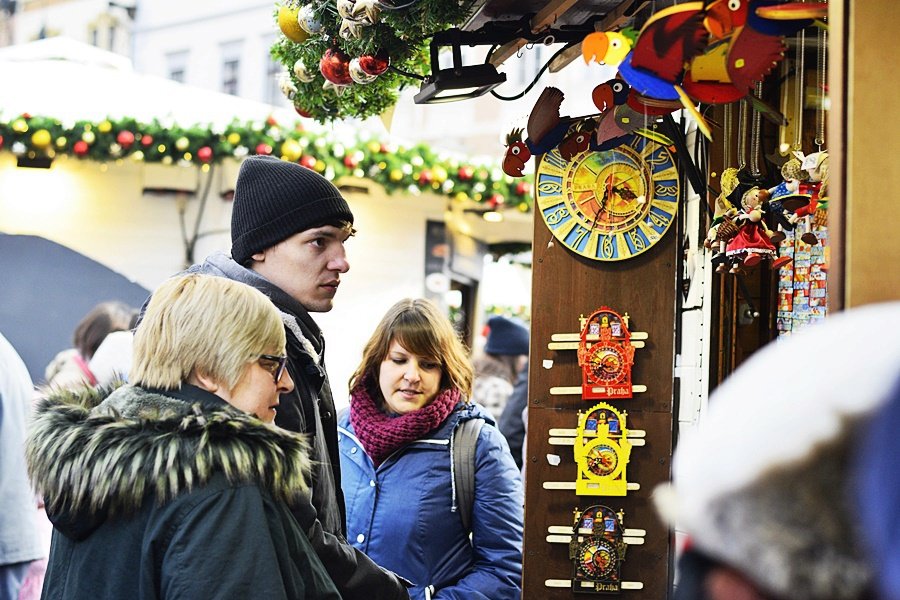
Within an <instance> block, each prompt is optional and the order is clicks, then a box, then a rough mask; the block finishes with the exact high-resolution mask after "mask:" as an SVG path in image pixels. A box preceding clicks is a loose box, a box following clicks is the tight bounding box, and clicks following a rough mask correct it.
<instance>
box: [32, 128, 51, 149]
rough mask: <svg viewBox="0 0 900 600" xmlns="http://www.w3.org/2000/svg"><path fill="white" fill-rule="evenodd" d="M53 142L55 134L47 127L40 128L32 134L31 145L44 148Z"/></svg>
mask: <svg viewBox="0 0 900 600" xmlns="http://www.w3.org/2000/svg"><path fill="white" fill-rule="evenodd" d="M51 143H53V136H51V135H50V132H49V131H47V130H46V129H38V130H37V131H35V132H34V133H33V134H32V135H31V145H32V146H34V147H35V148H38V149H40V150H43V149H45V148H47V146H49V145H50V144H51Z"/></svg>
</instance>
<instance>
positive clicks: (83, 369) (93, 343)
mask: <svg viewBox="0 0 900 600" xmlns="http://www.w3.org/2000/svg"><path fill="white" fill-rule="evenodd" d="M137 313H138V311H137V309H136V308H134V307H131V306H128V305H127V304H125V303H124V302H119V301H109V302H101V303H100V304H97V305H96V306H94V308H92V309H91V310H90V311H89V312H88V313H87V314H86V315H85V316H84V317H82V319H81V321H79V322H78V325H76V327H75V333H74V336H73V337H74V343H75V347H74V348H70V349H68V350H63V351H62V352H60V353H58V354H57V355H56V356H55V357H54V358H53V360H52V361H50V364H49V365H47V368H46V369H45V371H44V378H45V379H46V381H47V385H49V386H52V387H66V388H68V387H77V386H83V385H97V383H98V380H97V377H96V376H95V374H94V373H93V371H91V368H90V366H89V362H90V360H91V359H92V358H93V356H94V353H95V352H96V351H97V348H99V347H100V344H101V343H102V342H103V340H105V339H106V336H107V335H109V334H110V333H112V332H115V331H125V330H128V329H131V327H132V326H133V325H134V321H135V318H136V316H137Z"/></svg>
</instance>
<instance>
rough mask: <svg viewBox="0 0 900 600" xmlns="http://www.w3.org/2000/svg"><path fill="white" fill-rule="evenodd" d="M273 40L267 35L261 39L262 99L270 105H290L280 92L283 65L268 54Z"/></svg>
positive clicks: (272, 37)
mask: <svg viewBox="0 0 900 600" xmlns="http://www.w3.org/2000/svg"><path fill="white" fill-rule="evenodd" d="M274 41H275V38H274V36H267V37H266V38H264V39H263V48H265V52H266V53H265V57H264V58H263V60H264V62H263V67H264V69H265V71H263V72H264V73H265V78H264V79H263V96H262V97H263V101H264V102H266V103H267V104H271V105H272V106H284V107H289V106H291V101H290V100H288V99H287V98H286V97H285V95H284V94H283V93H282V92H281V78H282V76H285V75H284V65H282V64H281V63H280V62H278V61H276V60H275V59H273V58H272V55H271V54H269V48H271V46H272V43H273V42H274Z"/></svg>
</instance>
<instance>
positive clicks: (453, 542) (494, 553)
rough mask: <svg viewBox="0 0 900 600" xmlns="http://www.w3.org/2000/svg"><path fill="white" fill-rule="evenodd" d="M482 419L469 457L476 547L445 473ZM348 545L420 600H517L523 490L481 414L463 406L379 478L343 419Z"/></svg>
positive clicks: (391, 460) (391, 461)
mask: <svg viewBox="0 0 900 600" xmlns="http://www.w3.org/2000/svg"><path fill="white" fill-rule="evenodd" d="M473 418H482V419H484V420H485V425H484V426H483V427H482V428H481V431H480V433H479V437H478V441H477V444H476V448H475V457H474V463H475V464H474V470H475V497H474V500H473V504H472V521H471V522H472V538H471V541H470V539H469V532H468V531H466V530H465V529H464V528H463V524H462V521H461V520H460V517H459V513H458V511H456V510H454V507H455V505H456V502H457V498H456V495H455V488H454V485H453V478H452V470H451V462H452V461H451V453H450V452H451V450H450V448H451V439H452V437H453V431H454V430H455V429H456V427H457V425H458V424H459V423H460V422H462V421H463V420H467V419H473ZM339 433H340V435H339V437H340V445H341V460H342V461H343V468H344V483H343V485H344V493H345V495H346V497H347V516H348V524H347V527H348V532H349V534H350V540H351V542H352V543H353V544H354V545H355V546H356V547H358V548H360V549H361V550H364V551H365V552H366V553H367V554H369V556H371V557H372V558H373V559H374V560H375V561H376V562H378V564H380V565H384V566H385V567H387V568H389V569H392V570H395V571H397V572H398V573H400V574H401V575H403V576H404V577H406V578H408V579H410V580H411V581H413V582H414V583H415V586H416V587H414V588H412V589H411V590H410V596H411V597H412V598H415V599H416V600H421V599H426V600H427V599H428V598H431V597H433V598H435V599H436V600H438V599H440V600H518V599H519V597H520V596H521V577H522V519H523V516H522V503H523V499H522V482H521V479H520V476H519V469H518V468H516V465H515V463H514V462H513V459H512V456H511V455H510V454H509V448H508V447H507V445H506V440H505V439H503V436H502V435H501V434H500V432H499V431H498V430H497V428H496V427H495V426H494V422H493V420H492V419H491V417H490V415H489V414H488V413H487V411H486V410H485V409H484V408H482V407H481V406H478V405H476V404H474V403H469V404H467V405H462V404H461V405H460V406H459V408H457V410H456V411H454V412H453V413H451V415H450V416H449V417H447V419H445V421H444V422H443V423H442V424H441V425H440V427H438V428H437V429H435V430H434V431H432V432H430V433H428V434H427V435H425V436H423V437H422V438H420V439H419V440H417V441H415V442H411V443H410V444H408V445H406V446H404V447H403V448H401V449H399V450H397V451H396V452H394V453H393V454H391V455H390V456H389V457H388V458H387V459H386V460H385V461H384V462H383V463H382V464H381V465H379V466H378V468H377V469H376V468H375V466H374V465H373V463H372V460H371V459H370V458H369V456H368V455H367V454H366V452H365V449H364V448H363V446H362V444H361V443H360V442H359V440H358V439H357V438H356V436H355V434H354V430H353V426H352V425H351V424H350V422H349V411H347V412H346V413H344V414H343V415H342V416H341V423H340V429H339Z"/></svg>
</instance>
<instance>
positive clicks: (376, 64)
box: [359, 52, 391, 75]
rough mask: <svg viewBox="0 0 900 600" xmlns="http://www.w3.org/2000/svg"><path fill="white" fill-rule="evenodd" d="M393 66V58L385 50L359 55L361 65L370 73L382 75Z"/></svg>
mask: <svg viewBox="0 0 900 600" xmlns="http://www.w3.org/2000/svg"><path fill="white" fill-rule="evenodd" d="M390 66H391V58H390V57H389V56H388V55H387V53H385V52H378V53H376V54H374V55H372V54H363V55H362V56H360V57H359V67H360V68H361V69H362V70H363V72H364V73H366V74H368V75H381V74H383V73H384V72H385V71H387V70H388V68H389V67H390Z"/></svg>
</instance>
